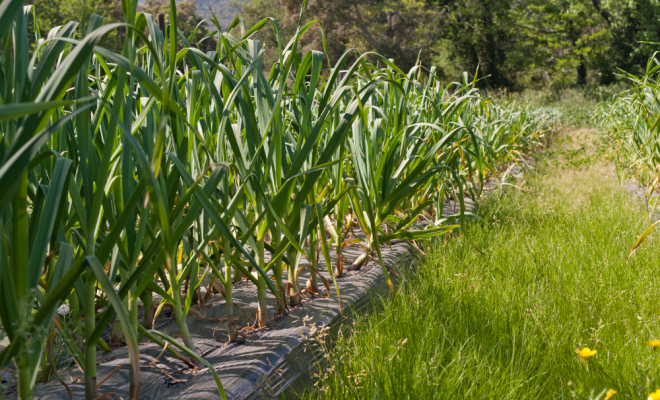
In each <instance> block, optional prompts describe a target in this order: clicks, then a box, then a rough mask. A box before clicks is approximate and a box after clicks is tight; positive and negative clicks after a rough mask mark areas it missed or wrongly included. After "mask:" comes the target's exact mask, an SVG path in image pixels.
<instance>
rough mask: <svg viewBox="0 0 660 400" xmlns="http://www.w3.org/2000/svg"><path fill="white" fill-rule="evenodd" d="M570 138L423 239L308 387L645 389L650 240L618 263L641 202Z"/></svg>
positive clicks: (409, 395)
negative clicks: (399, 276)
mask: <svg viewBox="0 0 660 400" xmlns="http://www.w3.org/2000/svg"><path fill="white" fill-rule="evenodd" d="M569 135H570V136H566V137H564V138H562V139H561V141H562V142H563V143H562V144H561V145H551V146H550V149H549V153H548V157H547V158H544V159H543V161H542V163H541V164H540V165H537V173H531V174H526V179H527V182H526V184H525V185H524V186H522V190H519V189H516V188H513V187H511V186H508V187H505V188H504V189H505V190H502V191H498V192H496V193H493V195H492V196H489V197H487V198H486V202H485V203H484V204H483V206H482V208H481V210H480V212H479V215H480V216H481V217H482V218H483V222H478V223H474V224H472V225H471V226H470V227H469V231H468V232H469V233H468V234H467V235H464V236H462V237H460V238H453V239H452V240H448V241H444V240H438V241H435V242H432V243H429V244H428V246H427V247H426V248H425V251H427V257H426V259H425V261H424V262H423V263H420V265H417V266H416V267H412V268H410V269H408V270H407V273H406V274H404V281H403V283H402V285H401V289H400V290H399V292H398V293H397V296H396V297H394V298H390V299H386V300H385V302H384V305H383V307H382V309H380V310H379V311H376V312H373V313H371V314H369V315H366V316H364V317H362V318H359V319H357V320H356V321H355V323H354V324H350V327H349V328H350V331H349V330H347V331H346V332H347V333H346V334H345V335H344V337H342V338H340V339H339V340H338V341H337V343H336V348H334V349H333V348H332V347H330V348H328V349H327V353H328V357H326V359H325V360H324V361H323V365H324V366H325V367H324V368H322V370H321V372H320V375H321V380H320V382H319V383H318V385H317V388H318V391H314V392H313V393H310V394H309V395H310V397H312V398H327V399H374V398H378V399H592V400H593V399H600V400H602V399H604V398H605V393H606V391H607V390H608V389H613V390H615V391H617V392H618V394H616V395H615V396H614V397H613V398H612V399H613V400H616V399H618V398H621V399H646V398H649V399H650V397H648V396H649V393H651V392H654V391H655V390H656V389H658V388H659V387H660V379H659V378H658V377H659V375H658V373H659V372H660V370H659V367H658V365H659V364H658V361H659V359H658V357H660V353H658V352H657V351H654V349H652V348H651V346H649V345H647V344H646V343H645V342H646V341H650V340H652V339H657V338H659V337H660V323H659V321H660V307H659V305H658V301H657V288H658V285H659V284H660V282H659V281H658V274H657V273H656V272H657V270H658V262H659V261H660V260H659V256H658V254H660V253H659V252H658V250H659V244H658V241H657V238H656V239H655V240H651V241H648V242H646V244H645V245H644V246H642V248H640V249H639V250H638V252H637V253H636V254H635V256H634V257H633V258H632V259H631V261H630V263H629V264H627V265H626V259H627V256H628V253H629V252H630V248H631V246H632V244H633V242H634V239H635V236H636V235H637V234H639V232H641V230H643V229H644V227H645V218H644V217H645V211H644V208H643V207H642V206H641V204H640V203H638V202H632V201H631V198H630V194H629V193H627V192H626V191H624V190H623V189H622V188H621V187H619V186H618V184H617V182H616V179H614V177H612V176H611V172H610V171H609V168H608V166H607V165H605V164H604V163H603V162H602V161H594V156H596V157H595V158H596V159H598V158H600V157H598V154H597V153H595V152H594V151H593V146H592V145H591V142H592V141H595V137H594V134H593V133H592V132H588V131H585V130H583V131H578V132H571V133H570V134H569ZM585 160H586V163H585V162H580V161H585ZM589 160H591V161H589ZM546 162H547V164H546ZM572 165H578V166H576V167H574V166H572ZM520 184H521V182H520V181H518V182H517V183H516V185H520ZM477 249H478V250H477ZM624 266H625V267H624ZM583 347H590V348H592V349H595V350H596V351H597V353H596V355H595V356H593V357H591V358H588V359H587V360H586V361H583V360H581V359H580V357H578V355H577V354H576V352H575V351H576V349H582V348H583Z"/></svg>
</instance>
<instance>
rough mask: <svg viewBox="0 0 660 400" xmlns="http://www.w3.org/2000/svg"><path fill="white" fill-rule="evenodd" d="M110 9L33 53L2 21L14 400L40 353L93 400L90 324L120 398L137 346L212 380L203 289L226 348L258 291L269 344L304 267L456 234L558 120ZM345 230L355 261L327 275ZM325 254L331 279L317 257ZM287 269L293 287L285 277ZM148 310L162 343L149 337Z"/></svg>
mask: <svg viewBox="0 0 660 400" xmlns="http://www.w3.org/2000/svg"><path fill="white" fill-rule="evenodd" d="M122 5H123V12H124V15H125V23H122V24H111V25H104V24H103V18H102V17H100V16H98V15H82V16H81V20H80V22H70V23H68V24H66V25H64V26H62V27H59V28H57V29H54V30H53V31H51V32H50V33H49V35H48V37H40V36H39V33H38V30H35V29H34V27H35V26H37V25H38V20H37V19H36V14H35V10H34V8H33V7H32V6H25V7H24V6H23V1H21V0H4V1H3V2H2V3H1V4H0V49H1V51H0V135H1V137H2V143H1V144H0V157H1V158H2V164H1V166H0V187H2V191H1V192H0V234H1V235H0V237H1V238H2V244H1V245H0V304H1V305H2V306H1V307H0V318H1V320H2V331H0V334H1V335H3V339H4V342H3V343H6V344H7V345H6V346H5V347H4V348H2V351H1V352H0V367H3V368H8V370H9V371H10V372H11V373H12V374H13V375H15V378H16V382H17V386H15V390H16V391H17V393H18V397H19V398H21V399H30V398H32V393H33V388H34V386H35V385H36V384H37V383H38V382H46V381H48V380H51V379H53V378H55V376H56V369H57V366H56V365H55V362H53V357H54V354H53V347H54V346H53V344H54V343H57V344H58V345H61V346H64V347H65V349H66V353H67V355H68V357H70V358H71V359H72V360H73V361H74V362H75V363H76V364H77V366H78V368H80V369H81V370H82V371H84V374H85V392H86V397H87V398H88V399H94V398H96V397H97V384H98V382H97V374H96V366H97V360H96V355H97V348H98V349H100V350H103V351H106V350H108V349H109V344H108V343H107V342H106V340H104V337H106V336H105V335H104V333H107V332H106V331H107V330H108V329H109V327H112V331H111V332H110V339H109V340H111V341H113V342H115V343H119V344H125V345H126V346H127V347H128V348H129V350H130V352H129V353H130V364H131V365H130V368H131V374H130V376H131V398H139V393H140V354H139V353H140V352H139V346H138V343H139V342H140V341H142V340H147V339H149V340H151V341H153V342H157V343H159V344H161V345H162V346H163V347H166V349H167V351H169V352H171V353H173V354H174V355H176V356H177V357H179V358H181V359H183V360H186V361H187V362H189V363H190V364H191V365H192V366H203V365H204V364H206V366H207V367H209V368H210V369H211V370H212V371H213V367H212V366H211V365H209V364H208V363H207V362H206V361H205V360H204V359H203V358H202V357H201V356H200V355H199V354H198V351H197V350H196V348H195V343H193V340H192V338H191V334H190V332H189V329H188V326H187V324H186V316H187V314H188V312H189V310H190V307H191V305H193V304H195V303H197V302H199V301H200V298H199V296H198V289H199V286H200V284H201V283H202V282H203V277H207V278H208V277H210V278H211V283H210V285H209V286H210V287H211V288H210V289H209V290H214V291H216V292H218V293H222V294H223V295H224V296H225V299H226V303H227V305H228V306H227V316H226V324H227V329H228V332H229V333H228V337H227V338H224V340H229V341H231V340H234V339H236V338H237V336H238V335H240V332H239V331H238V329H237V328H236V325H235V323H234V320H233V318H232V317H233V307H232V283H234V282H238V281H240V280H241V279H248V280H250V281H252V282H253V283H254V284H255V286H256V288H257V289H256V290H257V293H258V299H259V313H258V325H259V327H266V326H267V325H268V322H269V321H268V314H267V308H268V307H276V314H277V315H284V314H286V313H287V306H295V305H297V304H299V303H300V302H301V299H302V297H301V292H302V291H303V290H307V291H312V292H314V291H318V285H319V282H318V281H317V279H316V276H317V274H316V272H317V271H319V270H327V271H332V272H333V273H332V274H331V276H332V277H333V279H334V276H341V275H342V274H343V271H344V270H345V269H348V268H352V269H359V268H360V266H361V265H362V264H363V263H364V262H366V261H367V260H368V259H369V258H374V259H376V260H378V259H380V258H381V256H380V245H381V244H382V243H387V242H389V241H392V240H405V241H407V242H409V243H411V245H412V241H415V240H421V239H425V238H431V237H434V236H438V235H442V234H445V233H447V232H449V231H451V230H454V229H460V227H461V225H462V224H463V223H464V220H465V219H466V218H468V217H470V216H469V215H466V214H465V213H464V212H463V208H462V206H461V212H460V213H458V214H457V215H456V216H448V217H446V218H443V216H442V215H440V214H441V212H440V213H439V210H442V205H443V203H444V201H445V200H446V199H448V198H453V199H456V200H458V202H459V203H460V204H461V205H462V203H463V198H464V196H470V197H471V198H477V197H478V196H479V195H480V192H481V188H482V186H483V184H484V181H485V179H487V178H488V177H489V176H491V175H492V174H493V172H494V171H497V170H498V168H499V167H500V166H501V165H504V164H506V163H510V162H515V161H516V160H517V159H518V158H519V157H520V156H521V155H523V154H524V153H526V152H529V151H532V150H534V149H535V148H537V147H538V146H540V145H542V144H543V143H544V140H545V134H546V132H547V131H548V129H550V128H551V127H552V126H553V125H554V124H556V123H557V122H558V120H559V115H558V113H557V112H555V111H553V110H551V109H531V108H525V107H520V106H517V105H515V104H512V103H503V104H494V103H493V102H491V101H490V100H489V99H487V98H484V97H483V96H482V94H481V93H480V92H479V91H478V90H477V89H476V88H475V82H473V81H472V80H470V79H469V78H468V76H467V75H466V76H465V79H464V80H463V82H457V83H452V84H447V85H443V84H442V83H441V82H440V80H439V79H438V78H437V76H436V74H435V70H434V69H433V68H432V69H430V70H426V69H424V68H421V67H415V68H413V69H412V70H410V71H407V72H405V71H401V70H400V69H399V68H397V67H396V66H395V65H394V64H393V63H392V62H390V61H389V60H387V59H385V58H383V57H381V56H379V55H377V54H356V53H355V52H348V53H346V54H345V55H344V56H343V57H342V58H340V59H339V60H337V61H336V62H334V63H332V64H330V63H329V62H328V59H327V57H326V56H325V55H324V52H323V51H322V49H319V51H308V52H306V53H301V50H300V49H301V45H300V40H301V38H302V37H303V36H304V35H305V32H306V31H307V30H308V29H309V28H310V26H312V25H313V24H314V23H313V22H312V23H309V24H306V25H302V24H299V27H298V30H297V33H296V34H295V36H293V37H292V38H290V39H289V40H287V39H285V38H282V39H281V40H279V41H278V43H277V46H278V48H277V51H278V54H279V60H278V61H277V62H276V63H275V64H274V65H272V66H269V67H270V68H269V69H265V68H264V65H262V63H261V61H260V54H261V53H262V51H263V44H262V43H260V42H259V41H258V40H256V39H254V37H255V34H258V32H259V31H260V30H263V29H270V30H274V31H275V32H276V33H277V32H278V28H277V24H276V22H275V21H274V20H271V19H266V20H263V21H262V22H260V23H259V24H257V25H255V26H253V27H246V26H245V25H244V23H243V21H242V20H240V19H236V20H235V21H234V23H233V24H232V26H231V27H230V29H229V30H225V31H224V32H222V31H220V30H219V29H218V30H219V31H220V33H218V32H213V33H211V34H209V35H214V37H215V38H216V39H217V48H216V51H213V52H202V51H200V50H198V48H197V43H195V42H194V40H193V38H194V35H191V34H190V33H189V32H188V33H187V34H188V35H189V36H186V35H185V34H184V33H182V32H180V31H177V30H176V29H171V26H176V8H175V1H174V0H172V1H171V9H170V15H169V20H170V21H171V22H172V23H171V25H169V26H168V27H167V28H166V29H165V32H163V31H162V30H161V28H160V27H159V25H158V21H157V20H156V19H155V18H154V16H152V15H149V14H142V13H138V12H137V1H128V0H126V1H123V2H122ZM113 30H124V31H125V38H126V39H125V42H124V47H123V51H122V52H121V54H117V53H116V52H113V51H110V50H107V49H104V48H102V47H98V46H97V45H96V44H97V42H98V41H99V40H100V39H101V38H102V37H103V36H104V35H106V34H107V33H108V32H111V31H113ZM277 36H278V38H279V33H277ZM656 126H657V123H656ZM353 224H357V225H359V227H360V229H361V230H362V231H363V232H364V233H365V235H366V243H365V251H364V254H363V255H362V256H360V257H358V258H357V259H355V260H347V261H346V262H344V261H343V258H342V257H341V251H342V246H343V245H344V244H345V239H346V236H347V234H348V232H349V229H350V227H351V226H352V225H353ZM413 227H416V228H413ZM331 250H332V251H335V252H337V256H338V257H337V260H338V262H337V263H336V265H330V264H329V261H326V262H323V263H320V262H318V261H319V260H320V257H319V254H323V255H324V257H323V260H330V257H329V251H331ZM301 257H305V258H306V259H307V260H309V262H310V264H311V268H312V274H311V278H310V280H309V281H308V282H298V279H297V276H298V274H299V272H300V268H299V264H300V260H301ZM349 263H350V267H349ZM383 273H384V274H385V276H388V270H387V269H386V268H385V267H384V266H383ZM388 279H389V278H388ZM335 287H336V284H335ZM333 295H340V294H339V293H334V294H333ZM267 296H274V297H276V298H277V299H278V301H277V302H275V303H270V305H269V304H267ZM273 304H274V305H273ZM62 305H66V310H68V311H67V312H65V313H64V312H61V311H58V312H57V313H56V310H58V308H60V307H61V306H62ZM165 306H169V307H171V308H172V310H173V313H174V318H175V320H176V322H177V324H178V327H179V333H180V335H179V337H178V338H177V339H174V338H172V337H170V336H168V335H165V334H163V333H161V332H158V331H156V330H153V329H152V326H153V321H154V319H155V318H156V317H157V316H158V314H159V313H160V312H161V311H162V310H163V308H164V307H165ZM60 310H61V309H60ZM218 345H219V346H220V345H222V343H218ZM213 373H214V375H215V372H213ZM215 376H216V383H217V386H218V391H219V394H220V395H221V397H223V398H225V394H224V391H223V388H222V382H221V381H220V380H219V379H218V378H217V375H215Z"/></svg>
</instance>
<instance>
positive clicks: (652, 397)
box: [649, 389, 660, 400]
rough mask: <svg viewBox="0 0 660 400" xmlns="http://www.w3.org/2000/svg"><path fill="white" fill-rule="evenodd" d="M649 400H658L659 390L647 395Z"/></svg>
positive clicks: (659, 399)
mask: <svg viewBox="0 0 660 400" xmlns="http://www.w3.org/2000/svg"><path fill="white" fill-rule="evenodd" d="M649 400H660V389H658V390H656V391H655V392H653V393H651V394H649Z"/></svg>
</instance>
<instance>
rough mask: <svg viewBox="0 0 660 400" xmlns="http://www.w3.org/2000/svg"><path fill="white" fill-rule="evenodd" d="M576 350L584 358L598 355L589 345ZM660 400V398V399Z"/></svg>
mask: <svg viewBox="0 0 660 400" xmlns="http://www.w3.org/2000/svg"><path fill="white" fill-rule="evenodd" d="M575 352H576V353H577V354H578V355H579V356H580V357H582V359H583V360H586V359H587V358H589V357H591V356H594V355H596V353H598V352H597V351H596V350H591V349H590V348H588V347H585V348H583V349H582V350H578V349H575ZM658 400H660V399H658Z"/></svg>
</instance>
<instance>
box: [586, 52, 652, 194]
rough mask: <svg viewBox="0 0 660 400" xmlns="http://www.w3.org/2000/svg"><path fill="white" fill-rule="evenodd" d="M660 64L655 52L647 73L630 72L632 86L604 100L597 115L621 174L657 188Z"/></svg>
mask: <svg viewBox="0 0 660 400" xmlns="http://www.w3.org/2000/svg"><path fill="white" fill-rule="evenodd" d="M659 65H660V64H659V62H658V58H657V57H656V56H655V55H654V57H652V58H650V59H649V60H648V64H647V68H646V71H645V72H644V74H643V75H640V76H636V75H633V74H628V75H627V76H628V79H629V81H630V82H631V83H632V86H631V88H630V89H629V90H627V91H625V92H623V93H621V94H619V95H617V96H614V97H612V98H611V99H610V100H608V101H606V102H603V103H601V104H600V105H599V107H598V109H597V112H596V114H595V116H594V122H596V123H598V124H599V126H601V127H602V128H603V139H604V141H606V142H607V146H608V156H609V157H610V158H611V159H613V160H614V162H615V165H616V166H617V171H618V173H619V175H620V176H622V177H623V176H629V177H634V178H635V179H637V180H638V181H640V182H641V183H642V184H644V185H651V186H653V187H654V188H655V187H656V185H657V184H658V179H657V178H658V176H659V175H658V172H659V171H658V165H660V147H659V146H660V107H659V105H658V102H659V100H660V86H659V84H658V74H659V73H660V72H659V71H660V66H659Z"/></svg>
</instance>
